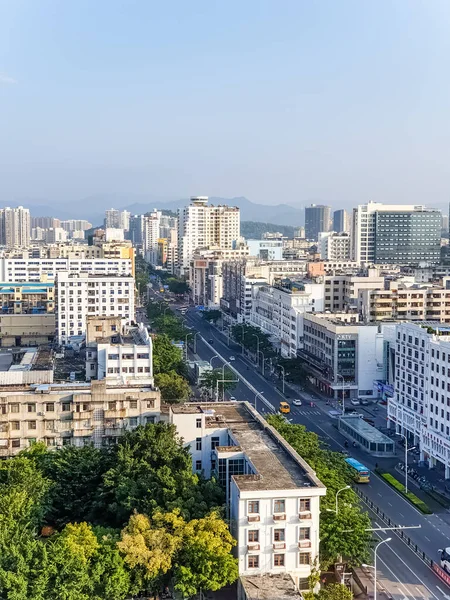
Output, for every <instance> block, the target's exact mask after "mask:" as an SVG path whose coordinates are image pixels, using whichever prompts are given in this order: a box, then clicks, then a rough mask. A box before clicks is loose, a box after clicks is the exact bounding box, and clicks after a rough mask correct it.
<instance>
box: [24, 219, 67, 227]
mask: <svg viewBox="0 0 450 600" xmlns="http://www.w3.org/2000/svg"><path fill="white" fill-rule="evenodd" d="M31 227H32V228H33V227H41V228H42V229H50V228H51V227H62V225H61V221H60V220H59V219H55V218H54V217H31Z"/></svg>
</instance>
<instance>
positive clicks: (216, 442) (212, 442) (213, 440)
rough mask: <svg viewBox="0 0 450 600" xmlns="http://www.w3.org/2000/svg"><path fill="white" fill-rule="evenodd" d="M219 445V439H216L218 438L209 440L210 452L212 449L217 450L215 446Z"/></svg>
mask: <svg viewBox="0 0 450 600" xmlns="http://www.w3.org/2000/svg"><path fill="white" fill-rule="evenodd" d="M219 444H220V438H218V437H212V438H211V450H214V448H217V446H218V445H219Z"/></svg>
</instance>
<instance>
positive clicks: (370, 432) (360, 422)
mask: <svg viewBox="0 0 450 600" xmlns="http://www.w3.org/2000/svg"><path fill="white" fill-rule="evenodd" d="M341 419H342V420H343V421H345V423H347V425H349V427H351V428H352V429H353V430H354V431H356V432H357V433H359V435H361V436H362V437H363V438H365V439H366V440H367V441H368V442H375V443H377V444H392V440H391V439H390V438H388V437H387V436H386V435H384V433H381V431H379V430H378V429H376V428H375V427H372V425H369V423H367V422H366V421H364V419H362V418H361V417H360V416H359V415H345V416H342V417H341Z"/></svg>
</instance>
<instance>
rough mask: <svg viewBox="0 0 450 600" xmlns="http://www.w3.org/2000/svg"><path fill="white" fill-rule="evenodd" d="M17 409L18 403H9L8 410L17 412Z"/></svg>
mask: <svg viewBox="0 0 450 600" xmlns="http://www.w3.org/2000/svg"><path fill="white" fill-rule="evenodd" d="M19 410H20V409H19V404H16V403H14V404H10V405H9V412H12V413H18V412H19Z"/></svg>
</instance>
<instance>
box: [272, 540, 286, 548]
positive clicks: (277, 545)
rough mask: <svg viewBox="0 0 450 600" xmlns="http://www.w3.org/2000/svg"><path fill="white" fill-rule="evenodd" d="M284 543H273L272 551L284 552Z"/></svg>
mask: <svg viewBox="0 0 450 600" xmlns="http://www.w3.org/2000/svg"><path fill="white" fill-rule="evenodd" d="M285 548H286V542H274V543H273V549H274V550H285Z"/></svg>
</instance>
